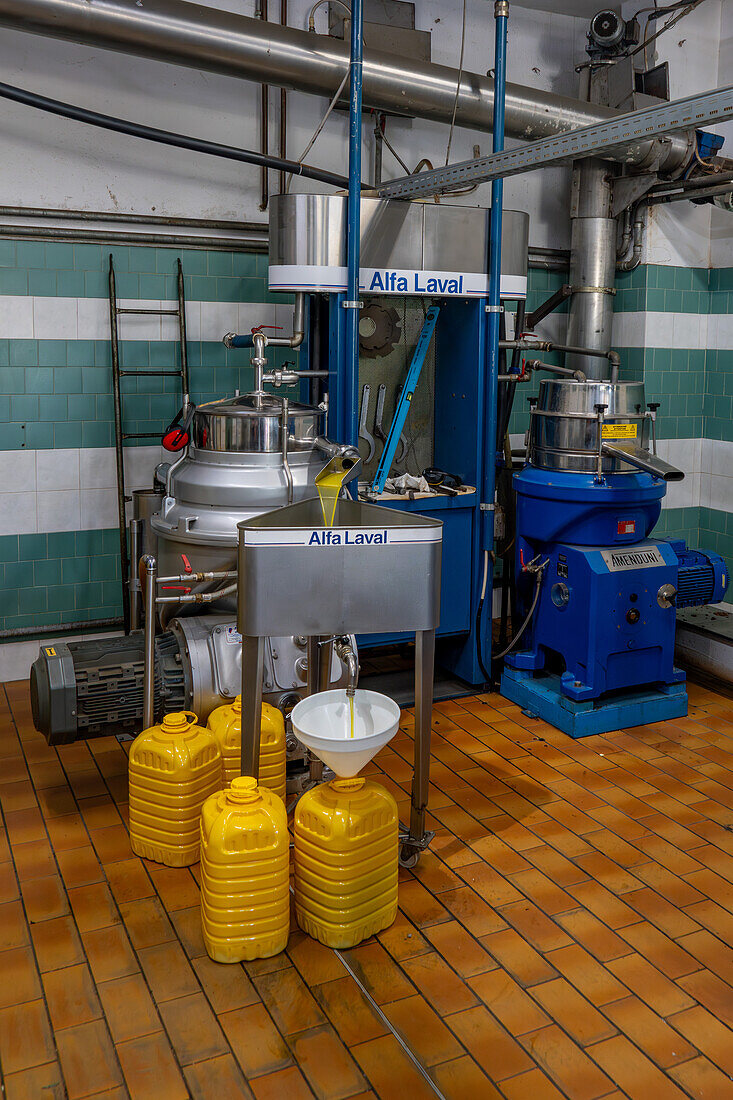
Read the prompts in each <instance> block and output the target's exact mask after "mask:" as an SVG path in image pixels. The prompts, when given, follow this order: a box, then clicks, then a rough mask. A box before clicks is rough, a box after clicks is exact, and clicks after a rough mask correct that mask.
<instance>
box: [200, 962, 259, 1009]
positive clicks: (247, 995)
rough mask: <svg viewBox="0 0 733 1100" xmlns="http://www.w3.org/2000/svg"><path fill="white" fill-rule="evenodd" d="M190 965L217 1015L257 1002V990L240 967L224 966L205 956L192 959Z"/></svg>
mask: <svg viewBox="0 0 733 1100" xmlns="http://www.w3.org/2000/svg"><path fill="white" fill-rule="evenodd" d="M191 965H192V966H193V969H194V971H195V972H196V977H197V978H198V980H199V982H200V983H201V986H202V988H203V991H204V993H205V994H206V996H207V998H208V1000H209V1003H210V1004H211V1007H212V1008H213V1010H214V1012H215V1013H217V1015H218V1014H219V1013H221V1012H229V1011H231V1010H232V1009H234V1008H242V1007H244V1006H245V1005H251V1004H256V1003H257V1002H258V1001H259V995H258V993H257V990H256V989H255V988H254V986H253V985H252V982H251V981H250V979H249V978H248V976H247V975H246V974H245V972H244V970H243V969H242V967H241V966H239V965H236V964H235V965H231V966H224V965H223V964H222V963H216V962H213V960H212V959H210V958H209V957H208V956H207V955H204V956H203V957H202V958H199V959H194V960H193V961H192V963H191Z"/></svg>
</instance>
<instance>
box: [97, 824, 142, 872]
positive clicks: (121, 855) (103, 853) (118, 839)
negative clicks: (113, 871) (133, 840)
mask: <svg viewBox="0 0 733 1100" xmlns="http://www.w3.org/2000/svg"><path fill="white" fill-rule="evenodd" d="M89 836H90V838H91V841H92V844H93V845H94V849H95V851H96V853H97V856H98V858H99V860H100V862H101V863H103V864H107V863H119V862H120V861H121V860H123V859H130V857H131V856H132V854H133V852H132V848H131V847H130V834H129V833H128V831H127V829H126V828H125V826H124V825H122V824H119V825H110V826H108V827H107V828H106V829H91V830H90V832H89Z"/></svg>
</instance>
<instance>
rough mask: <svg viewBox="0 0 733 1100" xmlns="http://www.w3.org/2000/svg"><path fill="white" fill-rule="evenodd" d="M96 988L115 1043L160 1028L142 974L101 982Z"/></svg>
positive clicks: (158, 1019) (135, 1037)
mask: <svg viewBox="0 0 733 1100" xmlns="http://www.w3.org/2000/svg"><path fill="white" fill-rule="evenodd" d="M97 991H98V993H99V997H100V1000H101V1002H102V1007H103V1008H104V1015H105V1018H106V1020H107V1024H108V1026H109V1030H110V1033H111V1035H112V1041H113V1042H115V1043H124V1042H125V1041H126V1040H127V1039H138V1038H139V1037H140V1036H141V1035H150V1034H152V1033H153V1032H154V1031H160V1029H161V1026H162V1025H161V1021H160V1017H159V1016H158V1013H157V1012H156V1010H155V1005H154V1004H153V999H152V997H151V996H150V992H149V991H148V987H147V984H146V982H145V979H144V978H143V976H142V974H139V973H138V974H131V975H130V976H129V977H127V978H114V979H113V980H112V981H110V982H100V984H99V985H98V986H97Z"/></svg>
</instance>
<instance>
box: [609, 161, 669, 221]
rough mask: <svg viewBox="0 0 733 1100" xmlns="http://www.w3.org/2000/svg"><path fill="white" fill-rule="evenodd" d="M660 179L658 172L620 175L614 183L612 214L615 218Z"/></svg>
mask: <svg viewBox="0 0 733 1100" xmlns="http://www.w3.org/2000/svg"><path fill="white" fill-rule="evenodd" d="M658 180H659V176H658V175H657V174H656V172H645V173H644V174H643V175H640V176H618V177H617V178H616V179H615V180H614V181H613V184H612V188H613V198H612V200H611V215H612V216H613V217H614V218H615V217H617V216H618V215H619V214H621V213H623V211H624V210H627V209H628V208H629V207H630V206H631V205H632V204H633V203H635V202H636V201H637V199H640V198H642V196H643V195H646V193H647V191H649V190H651V188H652V187H654V185H655V183H657V181H658Z"/></svg>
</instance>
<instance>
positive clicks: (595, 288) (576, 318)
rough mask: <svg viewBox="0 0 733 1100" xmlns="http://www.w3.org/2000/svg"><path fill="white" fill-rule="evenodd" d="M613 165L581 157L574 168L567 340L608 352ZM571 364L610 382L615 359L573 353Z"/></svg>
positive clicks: (613, 274) (613, 231)
mask: <svg viewBox="0 0 733 1100" xmlns="http://www.w3.org/2000/svg"><path fill="white" fill-rule="evenodd" d="M610 169H611V166H610V165H609V164H608V163H607V162H606V161H603V160H595V159H592V160H582V161H578V162H576V164H575V166H574V168H573V186H572V199H571V222H570V226H571V228H570V285H571V287H572V289H573V295H572V297H571V299H570V309H569V314H568V328H567V343H568V344H572V345H574V346H576V347H583V348H594V349H595V350H597V351H599V352H603V353H607V352H608V351H609V350H610V348H611V339H612V328H613V298H614V295H615V293H616V291H615V289H614V282H615V279H616V219H615V218H614V217H613V216H612V214H611V200H612V179H613V177H612V175H611V174H610ZM566 365H567V366H568V367H571V368H572V369H573V370H581V371H582V372H583V373H584V374H585V376H586V378H588V379H590V380H596V379H603V380H607V379H608V378H609V373H610V363H608V362H606V361H604V360H603V359H600V358H598V357H594V358H591V357H590V356H587V355H568V356H567V357H566Z"/></svg>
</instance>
